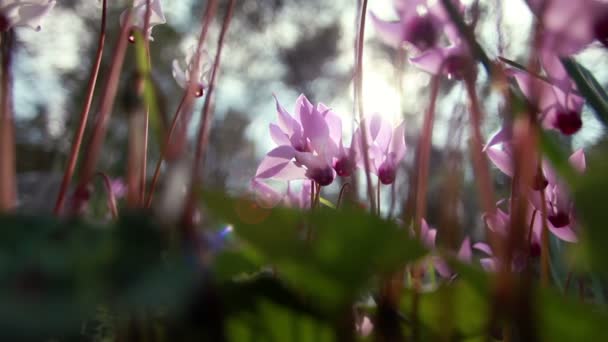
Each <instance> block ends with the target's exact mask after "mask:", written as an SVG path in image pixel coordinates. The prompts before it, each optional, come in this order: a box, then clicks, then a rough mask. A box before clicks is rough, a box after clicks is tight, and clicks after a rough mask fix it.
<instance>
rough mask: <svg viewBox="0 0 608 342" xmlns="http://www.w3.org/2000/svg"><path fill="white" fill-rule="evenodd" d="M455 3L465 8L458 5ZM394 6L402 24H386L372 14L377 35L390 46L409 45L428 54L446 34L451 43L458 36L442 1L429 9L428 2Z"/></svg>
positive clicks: (404, 0)
mask: <svg viewBox="0 0 608 342" xmlns="http://www.w3.org/2000/svg"><path fill="white" fill-rule="evenodd" d="M454 3H456V6H457V7H458V8H462V7H461V6H460V4H459V3H457V1H454ZM394 4H395V11H396V12H397V13H398V14H399V21H384V20H381V19H379V18H378V17H377V16H376V15H375V14H374V13H370V18H371V21H372V24H373V25H374V27H375V29H376V32H377V33H378V35H379V36H380V38H381V39H382V40H383V41H385V42H386V43H387V44H389V45H392V46H394V47H396V48H401V47H402V46H403V45H404V44H406V43H408V44H411V45H412V46H414V47H415V48H416V49H418V50H419V51H425V50H427V49H430V48H433V47H436V46H437V44H438V43H439V40H440V38H441V34H442V32H444V31H445V33H446V34H447V35H448V37H450V39H452V38H454V37H456V36H457V35H458V34H457V30H456V28H455V27H454V26H453V25H452V23H451V20H450V18H449V16H448V14H447V13H446V11H445V10H444V8H443V5H442V4H441V3H440V2H439V1H436V2H434V3H433V4H432V5H429V2H428V1H426V0H395V1H394Z"/></svg>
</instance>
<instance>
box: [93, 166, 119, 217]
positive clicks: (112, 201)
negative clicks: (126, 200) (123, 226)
mask: <svg viewBox="0 0 608 342" xmlns="http://www.w3.org/2000/svg"><path fill="white" fill-rule="evenodd" d="M97 175H99V176H100V177H101V178H102V180H103V184H104V186H105V188H106V193H107V196H108V209H110V213H111V214H112V218H113V219H117V218H118V207H117V206H116V195H115V194H114V190H113V189H112V181H111V180H110V177H108V175H106V174H105V173H103V172H97Z"/></svg>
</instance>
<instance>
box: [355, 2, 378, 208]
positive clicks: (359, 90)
mask: <svg viewBox="0 0 608 342" xmlns="http://www.w3.org/2000/svg"><path fill="white" fill-rule="evenodd" d="M366 14H367V0H363V1H361V9H360V11H359V32H358V35H357V64H356V66H355V67H356V70H355V95H356V96H355V101H356V102H357V107H358V112H359V124H360V126H359V127H360V129H361V146H360V148H361V151H363V152H362V154H363V164H364V166H365V179H366V181H367V196H368V197H369V205H370V210H371V212H372V213H373V212H375V211H376V210H375V208H376V202H375V200H374V186H373V184H372V178H371V175H370V164H369V163H370V161H369V156H368V153H367V152H368V149H367V147H368V146H369V145H368V141H367V127H366V125H365V121H364V116H365V115H364V113H363V112H364V109H363V45H364V44H363V43H364V35H365V18H366V17H367V15H366Z"/></svg>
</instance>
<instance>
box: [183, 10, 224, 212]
mask: <svg viewBox="0 0 608 342" xmlns="http://www.w3.org/2000/svg"><path fill="white" fill-rule="evenodd" d="M235 5H236V0H230V3H229V4H228V8H227V9H226V13H225V15H224V20H223V23H222V29H221V31H220V36H219V38H218V42H217V51H216V53H215V61H214V64H213V69H212V70H211V77H210V79H209V87H208V88H207V96H206V97H205V103H204V104H203V109H202V111H201V125H200V127H199V132H198V139H197V143H196V152H195V155H194V164H193V167H192V182H191V189H194V188H195V187H196V186H197V185H200V184H201V183H202V175H201V172H202V171H203V170H204V162H205V154H206V150H207V144H208V141H209V131H210V129H209V126H210V125H211V118H212V116H213V113H212V112H211V103H212V100H213V92H214V90H215V84H216V79H217V75H218V73H219V70H220V64H221V58H222V51H223V48H224V39H225V38H226V33H227V32H228V27H229V26H230V20H231V19H232V14H233V13H234V7H235ZM190 83H193V82H190ZM193 195H194V193H193V191H192V190H191V191H190V196H189V199H188V204H187V207H186V212H185V214H186V215H187V217H189V216H191V215H192V213H193V212H194V196H193Z"/></svg>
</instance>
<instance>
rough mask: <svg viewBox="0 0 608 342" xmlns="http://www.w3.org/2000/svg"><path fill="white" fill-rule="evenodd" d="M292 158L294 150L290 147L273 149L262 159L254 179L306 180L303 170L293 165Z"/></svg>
mask: <svg viewBox="0 0 608 342" xmlns="http://www.w3.org/2000/svg"><path fill="white" fill-rule="evenodd" d="M294 156H295V150H294V149H293V147H291V146H285V145H283V146H279V147H277V148H275V149H274V150H272V151H270V152H268V154H267V155H266V157H264V159H262V162H261V163H260V165H259V166H258V169H257V171H256V175H255V178H261V179H267V178H275V179H283V180H292V179H304V178H306V175H305V170H303V169H302V168H300V167H297V166H296V165H295V164H294V163H293V161H292V159H293V157H294Z"/></svg>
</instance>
